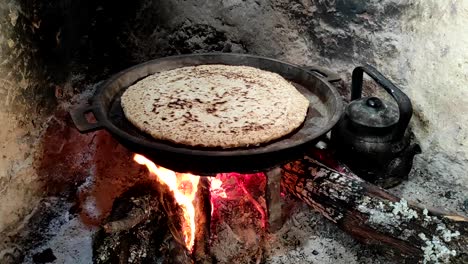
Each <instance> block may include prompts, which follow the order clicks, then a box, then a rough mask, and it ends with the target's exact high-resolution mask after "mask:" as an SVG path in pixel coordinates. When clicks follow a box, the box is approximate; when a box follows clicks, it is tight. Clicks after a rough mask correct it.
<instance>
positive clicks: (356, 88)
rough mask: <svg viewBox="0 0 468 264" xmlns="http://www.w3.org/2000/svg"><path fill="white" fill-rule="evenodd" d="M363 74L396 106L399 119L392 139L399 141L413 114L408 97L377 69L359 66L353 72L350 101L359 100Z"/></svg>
mask: <svg viewBox="0 0 468 264" xmlns="http://www.w3.org/2000/svg"><path fill="white" fill-rule="evenodd" d="M364 72H365V73H367V75H369V76H370V77H371V78H372V79H374V81H375V82H376V83H378V84H379V85H380V86H381V87H382V88H384V89H385V91H387V92H388V93H389V94H390V95H391V96H392V97H393V99H395V101H396V102H397V104H398V110H399V112H400V117H399V119H398V123H397V126H396V128H395V132H394V134H393V139H395V140H399V139H401V138H402V137H403V136H404V134H405V131H406V128H407V127H408V124H409V121H410V119H411V116H412V114H413V106H412V105H411V101H410V99H409V98H408V96H407V95H406V94H405V93H403V92H402V91H401V90H400V89H399V88H397V87H396V86H395V85H394V84H393V83H392V82H391V81H390V80H388V79H387V78H385V77H384V76H383V75H382V74H381V73H380V72H379V71H377V69H375V68H374V67H372V66H370V65H365V66H359V67H356V68H355V69H354V70H353V77H352V88H351V101H352V100H356V99H359V98H361V94H362V81H363V75H364Z"/></svg>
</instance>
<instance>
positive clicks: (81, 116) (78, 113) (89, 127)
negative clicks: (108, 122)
mask: <svg viewBox="0 0 468 264" xmlns="http://www.w3.org/2000/svg"><path fill="white" fill-rule="evenodd" d="M88 113H92V114H93V115H94V117H95V119H96V122H92V123H91V122H89V121H88V120H87V119H86V116H85V115H86V114H88ZM70 116H71V118H72V120H73V123H74V124H75V126H76V128H77V129H78V131H80V132H81V133H88V132H92V131H96V130H99V129H101V128H103V125H102V124H101V123H100V122H99V119H98V117H97V115H96V108H95V107H94V106H83V105H82V106H78V107H76V108H74V109H72V110H70Z"/></svg>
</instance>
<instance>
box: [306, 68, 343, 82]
mask: <svg viewBox="0 0 468 264" xmlns="http://www.w3.org/2000/svg"><path fill="white" fill-rule="evenodd" d="M302 68H303V69H305V70H307V71H311V72H314V73H317V74H318V75H320V77H322V78H324V79H325V80H327V82H339V81H341V77H340V75H338V74H337V73H335V72H332V71H330V70H328V69H325V68H322V67H319V66H303V67H302Z"/></svg>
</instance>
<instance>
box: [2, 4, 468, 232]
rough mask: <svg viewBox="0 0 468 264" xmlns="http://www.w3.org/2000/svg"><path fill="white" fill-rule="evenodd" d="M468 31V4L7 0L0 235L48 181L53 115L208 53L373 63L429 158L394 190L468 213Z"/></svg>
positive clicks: (332, 64)
mask: <svg viewBox="0 0 468 264" xmlns="http://www.w3.org/2000/svg"><path fill="white" fill-rule="evenodd" d="M46 3H48V4H46ZM467 24H468V2H466V1H456V0H450V1H437V0H424V1H423V0H408V1H400V0H383V1H378V0H371V1H359V0H275V1H272V0H270V1H268V0H256V1H242V0H224V1H209V0H203V1H200V0H160V1H150V0H137V1H131V2H130V1H127V2H125V1H124V2H121V1H117V2H115V1H104V0H99V1H71V0H63V1H41V0H17V1H15V0H7V1H3V2H2V4H0V94H1V95H2V98H1V100H0V122H1V123H2V129H1V130H0V147H1V148H2V151H1V152H2V153H1V155H2V156H1V157H0V200H1V201H2V203H1V205H0V215H1V216H2V217H0V219H1V220H0V230H2V229H3V228H4V227H6V226H7V225H9V224H11V223H14V222H15V221H17V220H19V219H20V218H21V217H22V216H24V215H25V214H26V213H27V212H28V211H29V210H30V208H31V207H32V206H33V205H34V201H35V197H37V196H39V195H40V193H41V192H42V191H43V188H41V185H40V184H39V182H40V181H39V180H38V179H40V178H46V177H47V175H37V172H36V170H35V169H34V168H33V166H32V163H33V161H34V153H35V150H36V149H37V146H38V145H37V144H38V143H37V140H38V139H39V138H40V136H41V133H42V132H43V131H44V130H45V127H47V122H45V121H46V120H47V117H48V116H49V114H50V112H51V110H52V109H54V108H55V107H56V106H57V105H58V104H61V105H63V104H69V102H70V98H71V97H72V96H73V95H74V94H77V93H80V92H82V91H83V90H85V89H86V87H87V85H88V84H93V83H97V82H98V81H100V80H103V79H105V78H107V77H109V76H110V74H112V73H115V72H117V71H118V70H121V69H124V68H126V67H129V66H130V65H133V64H136V63H139V62H143V61H146V60H149V59H153V58H157V57H161V56H167V55H174V54H183V53H192V52H210V51H224V52H239V53H251V54H258V55H264V56H269V57H274V58H278V59H282V60H285V61H288V62H292V63H296V64H301V65H308V64H315V65H317V64H318V65H322V66H325V67H328V68H331V69H334V70H336V71H338V72H340V73H341V74H342V76H343V77H344V78H345V80H347V81H349V76H350V73H351V71H352V69H353V67H355V66H357V65H360V64H363V63H370V64H373V65H375V66H376V67H377V68H378V69H380V70H381V71H382V73H383V74H384V75H386V76H389V78H390V79H392V80H393V81H394V82H395V83H396V84H398V85H399V86H400V87H401V88H402V89H403V90H404V91H405V92H406V93H408V95H409V96H410V98H411V99H412V101H413V104H414V108H415V114H414V117H413V120H412V126H413V129H414V130H415V132H416V134H417V136H418V138H419V140H420V141H421V144H422V146H423V151H424V153H423V154H422V155H420V156H419V157H418V158H417V160H416V165H415V166H416V170H415V172H416V173H415V174H414V176H413V178H414V179H415V180H413V181H410V182H409V183H407V184H405V185H403V186H401V187H400V188H399V189H397V190H395V191H396V192H400V193H401V194H402V195H403V196H409V198H414V199H418V198H417V197H426V196H431V195H432V196H434V195H436V197H439V195H441V196H444V194H445V193H446V192H447V190H448V189H453V190H456V191H458V192H459V193H461V194H458V195H456V199H455V200H454V201H448V200H446V199H445V198H443V197H442V199H429V198H427V199H426V200H424V199H425V198H422V199H423V201H424V202H426V203H428V204H429V205H436V206H448V208H450V209H452V210H456V211H463V210H464V209H463V208H462V206H461V204H462V203H463V201H464V199H466V198H467V197H464V196H463V192H464V191H466V187H464V186H467V183H468V175H467V174H466V173H465V172H466V171H467V170H468V161H467V159H468V140H467V136H468V116H467V114H466V113H468V89H467V88H466V87H465V86H466V83H468V82H467V81H468V74H467V72H468V53H467V52H466V51H468V35H466V29H465V28H466V26H465V25H467ZM70 178H72V176H70ZM418 186H419V187H421V186H422V187H421V188H418V189H417V190H418V191H417V192H416V191H412V190H415V187H418ZM438 186H445V188H439V187H438ZM426 194H427V195H426ZM444 199H445V200H444ZM465 210H466V209H465ZM465 213H466V211H465Z"/></svg>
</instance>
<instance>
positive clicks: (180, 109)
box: [122, 65, 309, 148]
mask: <svg viewBox="0 0 468 264" xmlns="http://www.w3.org/2000/svg"><path fill="white" fill-rule="evenodd" d="M308 106H309V101H308V100H307V98H305V97H304V96H303V95H302V94H301V93H300V92H299V91H297V89H296V88H295V87H294V86H293V85H292V84H290V83H289V82H288V81H287V80H285V79H284V78H282V77H281V76H280V75H278V74H276V73H272V72H268V71H263V70H259V69H256V68H253V67H247V66H228V65H200V66H191V67H183V68H177V69H174V70H169V71H164V72H160V73H156V74H153V75H150V76H148V77H146V78H144V79H142V80H140V81H138V82H137V83H135V84H134V85H132V86H130V87H129V88H128V89H127V90H126V91H125V92H124V94H123V95H122V108H123V111H124V113H125V116H126V118H127V119H128V120H129V121H130V122H131V123H132V124H133V125H135V126H136V127H138V128H139V129H140V130H142V131H144V132H146V133H148V134H150V135H151V136H153V137H154V138H156V139H161V140H169V141H171V142H174V143H178V144H184V145H189V146H200V147H222V148H234V147H248V146H256V145H259V144H262V143H267V142H269V141H272V140H275V139H278V138H281V137H283V136H285V135H287V134H289V133H291V132H292V131H294V130H295V129H296V128H298V127H299V126H301V124H302V123H303V122H304V119H305V117H306V115H307V109H308Z"/></svg>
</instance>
